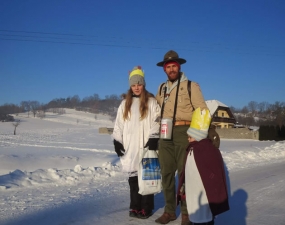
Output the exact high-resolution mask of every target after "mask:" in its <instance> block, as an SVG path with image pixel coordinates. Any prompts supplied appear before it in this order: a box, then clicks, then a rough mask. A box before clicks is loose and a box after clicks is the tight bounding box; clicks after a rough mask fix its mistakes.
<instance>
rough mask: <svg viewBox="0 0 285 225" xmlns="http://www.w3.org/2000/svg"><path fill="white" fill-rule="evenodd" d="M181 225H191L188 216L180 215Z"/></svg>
mask: <svg viewBox="0 0 285 225" xmlns="http://www.w3.org/2000/svg"><path fill="white" fill-rule="evenodd" d="M181 225H191V222H190V220H189V215H188V214H181Z"/></svg>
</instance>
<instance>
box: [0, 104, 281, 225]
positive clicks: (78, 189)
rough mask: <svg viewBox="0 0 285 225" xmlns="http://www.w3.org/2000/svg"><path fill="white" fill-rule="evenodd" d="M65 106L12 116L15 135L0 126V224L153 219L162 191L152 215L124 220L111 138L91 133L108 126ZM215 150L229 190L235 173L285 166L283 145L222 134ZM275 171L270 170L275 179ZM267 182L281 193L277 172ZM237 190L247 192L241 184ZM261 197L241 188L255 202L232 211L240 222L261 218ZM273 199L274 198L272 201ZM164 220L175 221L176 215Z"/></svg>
mask: <svg viewBox="0 0 285 225" xmlns="http://www.w3.org/2000/svg"><path fill="white" fill-rule="evenodd" d="M65 110H66V113H65V114H61V115H58V114H53V113H47V114H46V118H44V119H40V118H34V117H31V115H30V117H27V114H20V115H18V116H15V118H16V119H20V121H21V123H20V125H19V126H18V127H17V134H16V135H13V130H14V127H13V125H12V123H8V122H6V123H1V124H0V199H1V201H0V224H1V225H6V224H7V225H8V224H10V225H18V224H21V225H23V224H27V225H38V224H41V225H42V224H43V225H45V224H49V225H51V224H86V225H89V224H90V225H91V224H98V225H105V224H119V225H120V224H154V220H155V219H156V218H157V217H158V216H159V215H160V214H161V213H162V212H163V205H164V203H163V196H162V193H159V194H157V195H156V196H155V210H154V215H153V216H152V217H150V218H149V219H147V220H139V219H134V218H129V217H128V210H129V209H128V207H129V187H128V183H127V176H126V174H124V173H122V172H121V171H120V161H119V159H118V157H117V155H116V154H115V152H114V150H113V143H112V139H111V136H110V135H104V134H99V132H98V129H99V127H102V126H105V127H113V123H112V122H111V121H110V119H109V117H108V116H107V115H99V114H98V115H96V119H95V115H94V114H92V113H85V112H79V111H75V110H71V109H65ZM221 152H222V155H223V157H224V160H225V164H226V168H227V173H228V174H229V180H231V184H230V186H231V192H232V193H234V191H235V190H238V189H240V188H241V187H243V185H244V182H246V183H247V182H248V181H247V180H244V179H243V181H242V182H241V183H239V182H237V180H236V178H235V176H234V175H235V174H242V175H243V177H244V176H245V174H246V175H252V178H253V177H256V173H258V172H261V171H262V168H266V171H267V172H268V173H270V174H271V172H270V171H271V170H270V169H268V167H270V168H271V167H272V166H275V165H280V163H283V164H284V161H285V142H273V141H264V142H260V141H254V140H238V141H236V140H226V139H222V140H221ZM283 164H282V165H283ZM256 168H258V169H257V170H256ZM251 171H255V172H251ZM262 174H264V173H262ZM260 176H261V175H260ZM268 176H270V177H272V176H273V175H272V176H271V175H268ZM268 176H267V177H268ZM279 176H281V175H280V174H277V175H274V177H275V178H276V179H277V177H279ZM282 176H283V173H282ZM252 178H251V179H252ZM249 180H250V179H249ZM265 181H267V178H264V179H263V182H265ZM260 182H261V181H260ZM269 182H270V184H269ZM272 183H274V187H275V190H276V191H277V192H278V193H279V192H281V193H282V192H284V188H283V187H284V176H283V178H282V179H281V178H280V179H279V178H278V180H272V179H271V178H270V181H268V182H266V183H265V185H268V186H266V187H264V188H271V187H272V186H271V185H272ZM254 188H255V190H259V189H260V183H258V182H256V186H255V187H254ZM243 190H244V191H247V190H246V187H244V189H243ZM271 193H274V192H271ZM261 194H262V192H260V193H259V192H258V191H257V192H254V193H251V192H250V190H248V191H247V195H253V196H254V197H255V198H257V199H259V200H260V201H255V202H250V201H248V205H245V207H246V208H247V209H248V211H249V212H251V213H252V214H251V215H247V216H242V212H241V211H240V212H239V211H238V212H235V215H238V216H240V217H241V216H242V217H243V218H244V221H248V222H247V223H243V224H242V225H245V224H246V225H251V224H252V225H253V224H262V223H256V221H261V222H264V221H266V220H265V219H263V220H257V219H256V218H258V215H259V213H261V211H257V210H255V208H254V206H256V205H263V206H266V207H268V204H271V203H270V201H269V200H268V202H267V199H266V196H262V195H261ZM261 196H262V197H261ZM268 197H269V196H268ZM270 198H271V199H275V198H274V197H272V196H271V197H270ZM279 199H281V198H280V196H279V195H277V197H276V204H277V203H278V200H279ZM283 199H284V198H283ZM281 206H282V205H281ZM282 207H283V206H282ZM233 208H234V204H233ZM257 208H258V207H257ZM177 215H179V211H177ZM225 215H226V216H227V215H228V216H227V217H225V218H223V217H220V218H218V219H217V221H218V222H219V223H217V224H228V222H229V220H232V219H230V218H233V216H234V214H231V212H229V213H228V214H225ZM274 215H275V218H276V222H280V221H281V220H280V218H281V216H283V213H281V212H279V211H278V210H277V211H276V210H275V211H274ZM282 218H283V217H282ZM237 221H238V220H237ZM239 221H240V220H239ZM171 224H172V225H174V224H180V218H179V219H177V220H176V221H173V222H172V223H171ZM231 224H235V223H233V222H231ZM240 224H241V223H240ZM240 224H239V225H240ZM264 224H266V223H264ZM274 224H278V223H274ZM279 224H281V223H279Z"/></svg>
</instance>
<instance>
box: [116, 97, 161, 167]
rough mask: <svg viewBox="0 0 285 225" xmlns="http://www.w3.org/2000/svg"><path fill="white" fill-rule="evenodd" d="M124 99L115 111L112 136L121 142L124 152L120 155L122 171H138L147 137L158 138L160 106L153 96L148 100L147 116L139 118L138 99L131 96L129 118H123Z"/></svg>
mask: <svg viewBox="0 0 285 225" xmlns="http://www.w3.org/2000/svg"><path fill="white" fill-rule="evenodd" d="M125 103H126V101H125V100H123V101H122V103H121V104H120V106H119V108H118V112H117V117H116V121H115V125H114V130H113V138H114V139H115V140H117V141H119V142H120V143H122V144H123V146H124V148H125V150H126V152H125V155H124V156H122V157H120V160H121V164H122V171H124V172H135V171H138V168H139V162H140V161H141V160H142V153H143V148H144V146H145V144H146V143H147V141H148V139H149V138H159V123H158V122H157V121H158V117H159V116H160V107H159V105H158V103H157V101H156V99H155V98H149V100H148V107H149V110H148V113H147V116H146V117H145V118H144V119H143V120H140V111H139V107H140V99H139V98H136V97H133V102H132V106H131V114H130V115H129V119H127V120H124V119H123V113H124V109H125Z"/></svg>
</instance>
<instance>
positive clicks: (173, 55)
mask: <svg viewBox="0 0 285 225" xmlns="http://www.w3.org/2000/svg"><path fill="white" fill-rule="evenodd" d="M170 61H175V62H178V63H179V64H180V65H181V64H183V63H186V60H185V59H182V58H179V56H178V54H177V52H175V51H173V50H170V51H168V52H166V54H165V55H164V58H163V61H161V62H159V63H157V64H156V65H157V66H161V67H163V66H164V64H165V63H166V62H170Z"/></svg>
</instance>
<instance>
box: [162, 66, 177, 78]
mask: <svg viewBox="0 0 285 225" xmlns="http://www.w3.org/2000/svg"><path fill="white" fill-rule="evenodd" d="M164 71H165V73H166V74H167V76H168V79H169V80H170V81H175V80H177V79H178V77H179V67H178V66H177V64H175V63H171V62H170V63H167V65H166V66H165V68H164Z"/></svg>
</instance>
